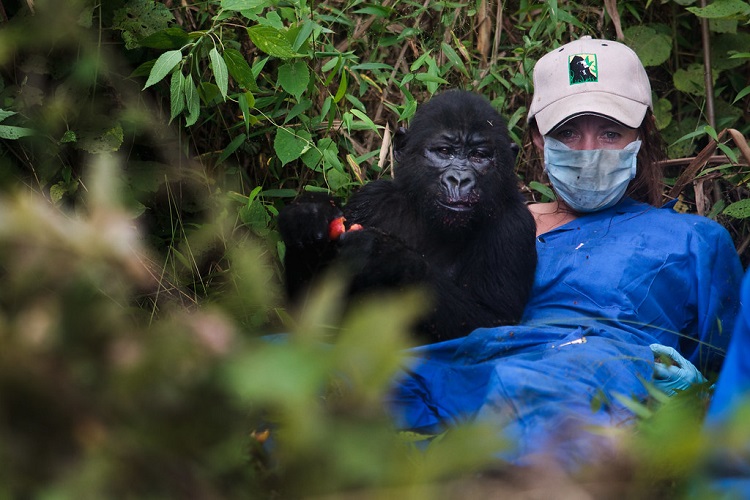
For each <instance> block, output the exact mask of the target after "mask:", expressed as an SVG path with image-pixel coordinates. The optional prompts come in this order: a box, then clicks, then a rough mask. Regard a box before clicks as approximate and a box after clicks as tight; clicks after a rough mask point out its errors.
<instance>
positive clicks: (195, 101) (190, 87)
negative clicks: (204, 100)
mask: <svg viewBox="0 0 750 500" xmlns="http://www.w3.org/2000/svg"><path fill="white" fill-rule="evenodd" d="M184 85H185V104H186V105H187V117H186V118H185V126H186V127H189V126H191V125H193V124H194V123H195V122H196V121H198V116H199V115H200V112H201V109H200V106H201V101H200V97H199V96H198V89H197V88H196V87H195V83H194V82H193V76H192V75H188V76H186V77H185V84H184Z"/></svg>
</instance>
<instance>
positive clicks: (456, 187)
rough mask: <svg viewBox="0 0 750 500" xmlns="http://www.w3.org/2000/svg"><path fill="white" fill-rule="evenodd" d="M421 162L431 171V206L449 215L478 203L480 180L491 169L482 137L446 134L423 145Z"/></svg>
mask: <svg viewBox="0 0 750 500" xmlns="http://www.w3.org/2000/svg"><path fill="white" fill-rule="evenodd" d="M424 159H425V161H426V163H427V165H428V167H429V168H430V169H432V170H433V175H434V180H433V189H434V202H435V204H436V205H437V206H438V207H439V208H441V209H444V210H448V211H450V212H456V213H469V212H471V211H473V210H474V208H475V206H476V205H477V203H479V202H480V200H481V199H482V195H481V182H479V181H480V178H481V177H482V176H484V175H485V174H487V172H488V171H489V170H490V168H491V167H492V166H493V160H494V151H493V146H492V144H491V143H490V142H489V141H487V140H486V139H485V138H484V137H483V135H482V134H478V133H469V134H462V133H460V132H458V131H446V132H444V133H442V134H438V135H436V136H434V137H433V138H432V139H431V140H430V141H429V142H428V143H427V144H426V145H425V150H424Z"/></svg>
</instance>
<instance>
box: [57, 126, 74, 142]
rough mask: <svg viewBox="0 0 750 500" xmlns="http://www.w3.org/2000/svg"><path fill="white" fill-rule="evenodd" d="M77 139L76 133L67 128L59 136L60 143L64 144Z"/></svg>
mask: <svg viewBox="0 0 750 500" xmlns="http://www.w3.org/2000/svg"><path fill="white" fill-rule="evenodd" d="M77 140H78V136H77V135H76V133H75V131H73V130H70V129H68V130H66V131H65V133H64V134H63V136H62V137H61V138H60V143H61V144H66V143H69V142H76V141H77Z"/></svg>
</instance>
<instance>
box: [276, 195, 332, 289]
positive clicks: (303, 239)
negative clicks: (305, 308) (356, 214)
mask: <svg viewBox="0 0 750 500" xmlns="http://www.w3.org/2000/svg"><path fill="white" fill-rule="evenodd" d="M341 216H342V211H341V208H340V207H339V205H338V203H337V202H336V201H335V200H334V199H333V198H331V197H329V196H328V195H325V194H322V193H304V194H302V195H300V196H299V197H297V198H296V199H295V200H294V201H293V202H292V203H291V204H289V205H287V206H286V207H284V209H283V210H281V211H280V213H279V216H278V219H277V223H278V228H279V233H281V238H282V239H283V241H284V244H285V246H286V254H285V256H284V274H285V277H286V290H287V294H288V296H289V298H290V299H291V300H292V301H295V300H297V299H298V298H299V296H300V294H301V293H302V292H303V291H304V290H305V289H306V288H307V287H309V285H310V283H311V282H312V281H313V279H314V278H315V277H316V276H318V275H319V274H321V273H322V272H323V271H324V270H325V269H326V268H327V267H328V266H329V265H330V263H331V261H333V260H334V259H335V257H336V255H337V254H338V250H337V248H336V242H334V241H332V240H331V239H330V237H329V232H328V230H329V224H330V223H331V221H332V220H334V219H335V218H337V217H341Z"/></svg>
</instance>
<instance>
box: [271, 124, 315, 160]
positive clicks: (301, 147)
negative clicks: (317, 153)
mask: <svg viewBox="0 0 750 500" xmlns="http://www.w3.org/2000/svg"><path fill="white" fill-rule="evenodd" d="M306 135H309V134H306V133H305V132H304V131H301V130H298V131H295V130H292V129H290V128H287V127H279V128H278V129H277V130H276V137H275V138H274V141H273V149H274V151H276V156H278V158H279V161H280V162H281V165H282V166H283V165H286V164H287V163H289V162H291V161H294V160H296V159H297V158H299V157H300V156H302V153H304V152H305V151H306V150H307V149H308V148H309V147H310V141H309V137H305V136H306Z"/></svg>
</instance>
